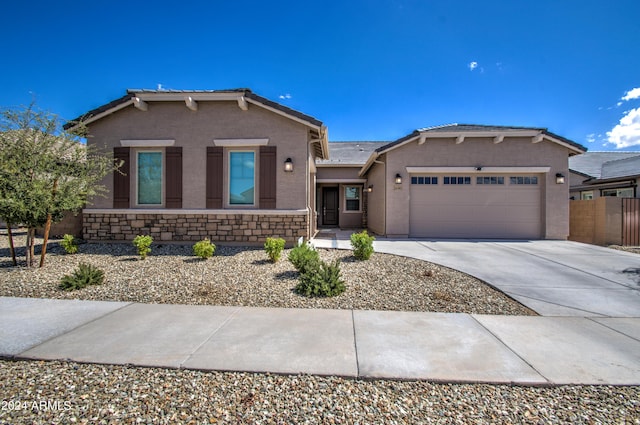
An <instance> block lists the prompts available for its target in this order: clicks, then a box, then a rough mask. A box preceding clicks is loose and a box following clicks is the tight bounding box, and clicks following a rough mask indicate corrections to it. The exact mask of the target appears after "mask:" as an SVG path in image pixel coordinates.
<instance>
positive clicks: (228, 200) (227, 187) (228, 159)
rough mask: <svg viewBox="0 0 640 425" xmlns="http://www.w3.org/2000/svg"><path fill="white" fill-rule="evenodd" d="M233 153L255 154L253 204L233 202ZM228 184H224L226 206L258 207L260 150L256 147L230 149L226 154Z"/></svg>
mask: <svg viewBox="0 0 640 425" xmlns="http://www.w3.org/2000/svg"><path fill="white" fill-rule="evenodd" d="M232 153H252V154H253V203H252V204H232V203H231V154H232ZM226 168H227V172H226V184H225V186H224V188H225V190H226V192H227V193H226V196H225V207H226V208H236V209H250V208H256V207H257V205H258V203H257V196H258V184H257V177H256V175H257V174H258V152H257V151H256V149H228V150H227V155H226Z"/></svg>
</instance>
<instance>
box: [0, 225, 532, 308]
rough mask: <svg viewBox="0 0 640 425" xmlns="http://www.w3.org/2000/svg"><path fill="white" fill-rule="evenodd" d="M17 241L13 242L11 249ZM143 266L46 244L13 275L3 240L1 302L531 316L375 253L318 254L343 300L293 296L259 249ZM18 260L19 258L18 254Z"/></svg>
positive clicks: (127, 255)
mask: <svg viewBox="0 0 640 425" xmlns="http://www.w3.org/2000/svg"><path fill="white" fill-rule="evenodd" d="M22 239H23V237H22V236H21V235H19V236H18V237H17V238H16V241H17V242H18V246H21V244H22V245H23V243H24V242H23V240H22ZM152 249H153V251H152V252H151V254H150V256H149V257H147V259H146V260H140V259H139V258H138V257H137V256H136V251H135V248H134V247H133V246H132V245H130V244H124V243H120V244H82V245H80V252H79V253H78V254H74V255H66V254H64V251H63V249H62V248H61V247H60V246H58V244H57V243H56V242H55V241H54V242H53V243H50V245H49V250H48V254H47V263H46V266H45V267H44V268H42V269H38V268H34V269H28V268H26V267H24V265H23V266H22V267H12V266H11V262H10V258H9V255H8V246H7V239H6V237H3V238H2V242H1V243H0V252H2V257H1V258H0V296H14V297H38V298H58V299H85V300H103V301H131V302H139V303H167V304H190V305H234V306H253V307H283V308H330V309H364V310H403V311H433V312H458V313H478V314H508V315H533V314H535V313H534V312H532V311H531V310H529V309H528V308H526V307H524V306H522V305H521V304H519V303H518V302H516V301H514V300H513V299H511V298H509V297H508V296H506V295H504V294H503V293H501V292H500V291H497V290H495V289H493V288H491V287H489V286H488V285H486V284H485V283H483V282H482V281H480V280H478V279H476V278H473V277H471V276H469V275H466V274H464V273H461V272H458V271H455V270H452V269H448V268H446V267H442V266H439V265H435V264H431V263H427V262H424V261H420V260H415V259H410V258H405V257H399V256H394V255H388V254H378V253H375V254H374V255H373V256H372V257H371V259H370V260H368V261H358V260H356V259H355V258H354V257H353V256H352V254H351V252H350V251H339V250H324V249H321V250H319V252H320V256H321V258H322V259H323V260H325V261H333V260H336V259H339V260H340V262H341V271H342V276H343V279H344V281H345V282H346V285H347V290H346V291H345V293H343V294H341V295H339V296H337V297H333V298H308V297H304V296H301V295H298V294H296V293H295V292H294V291H293V288H294V287H295V286H296V283H297V282H298V273H297V272H296V271H295V269H294V267H293V265H292V264H291V263H290V262H289V261H288V260H287V259H286V257H287V254H288V251H289V250H285V252H284V254H283V257H282V259H281V260H280V261H279V262H277V263H275V264H273V263H271V262H269V261H268V260H267V256H266V255H265V253H264V251H263V250H262V249H259V248H248V247H225V246H220V247H218V249H217V250H216V253H215V256H214V257H213V258H210V259H208V260H201V259H198V258H196V257H194V256H193V254H192V249H191V246H190V245H175V244H164V245H162V244H160V245H154V246H152ZM19 253H21V252H19ZM82 262H84V263H89V264H92V265H94V266H97V267H99V268H100V269H102V270H103V271H104V272H105V283H104V284H103V285H100V286H90V287H87V288H84V289H82V290H78V291H70V292H68V291H62V290H60V289H58V283H59V282H60V278H61V277H62V276H64V275H65V274H70V273H71V272H72V271H73V269H74V268H76V267H77V265H78V264H79V263H82Z"/></svg>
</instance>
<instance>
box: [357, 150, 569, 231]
mask: <svg viewBox="0 0 640 425" xmlns="http://www.w3.org/2000/svg"><path fill="white" fill-rule="evenodd" d="M386 156H387V160H386V163H387V168H386V173H385V182H386V183H387V186H386V196H387V199H386V206H385V208H386V232H385V233H386V234H388V235H408V234H409V189H410V176H409V174H408V173H407V171H406V167H407V166H415V167H420V166H431V167H476V166H481V167H550V171H549V173H547V175H546V180H545V179H542V180H541V183H543V184H544V186H542V187H541V192H542V195H541V196H542V197H543V199H542V200H541V204H542V209H543V211H542V214H541V215H542V221H543V223H542V225H543V234H542V235H541V236H542V237H543V238H546V239H566V238H567V236H568V235H569V184H568V183H565V184H561V185H559V184H556V183H555V175H556V173H562V174H564V175H565V176H568V175H569V171H568V149H567V148H565V147H562V146H560V145H558V144H555V143H552V142H549V141H543V142H540V143H535V144H534V143H531V138H509V137H505V139H504V141H503V142H502V143H499V144H494V143H493V140H492V139H489V138H467V139H466V140H465V141H464V142H463V143H461V144H456V143H455V141H454V140H453V139H427V141H426V143H424V144H423V145H418V142H417V141H414V142H411V143H408V144H406V145H404V146H401V147H399V148H396V149H394V150H391V151H389V152H387V154H386ZM396 173H399V174H400V175H401V176H402V179H403V181H402V184H401V185H395V184H394V183H393V178H394V176H395V175H396ZM369 225H370V226H371V223H370V224H369ZM372 230H373V228H372Z"/></svg>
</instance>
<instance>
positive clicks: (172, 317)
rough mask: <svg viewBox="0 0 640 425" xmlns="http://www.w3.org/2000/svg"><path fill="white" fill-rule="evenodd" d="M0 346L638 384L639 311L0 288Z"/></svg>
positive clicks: (138, 358)
mask: <svg viewBox="0 0 640 425" xmlns="http://www.w3.org/2000/svg"><path fill="white" fill-rule="evenodd" d="M0 356H3V357H9V358H17V359H46V360H72V361H78V362H89V363H105V364H132V365H137V366H154V367H169V368H188V369H201V370H220V371H247V372H270V373H286V374H289V373H291V374H297V373H305V374H318V375H340V376H348V377H357V378H393V379H425V380H432V381H446V382H486V383H517V384H533V385H545V384H613V385H640V318H579V317H523V316H487V315H469V314H444V313H415V312H391V311H359V310H356V311H351V310H311V309H309V310H306V309H272V308H249V307H215V306H184V305H165V304H135V303H116V302H96V301H67V300H48V299H27V298H8V297H2V298H0Z"/></svg>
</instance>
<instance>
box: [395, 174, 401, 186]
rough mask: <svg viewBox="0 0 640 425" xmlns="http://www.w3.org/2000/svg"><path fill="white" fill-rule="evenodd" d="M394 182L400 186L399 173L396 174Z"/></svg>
mask: <svg viewBox="0 0 640 425" xmlns="http://www.w3.org/2000/svg"><path fill="white" fill-rule="evenodd" d="M395 182H396V184H402V176H401V175H400V173H398V174H396V179H395Z"/></svg>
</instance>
